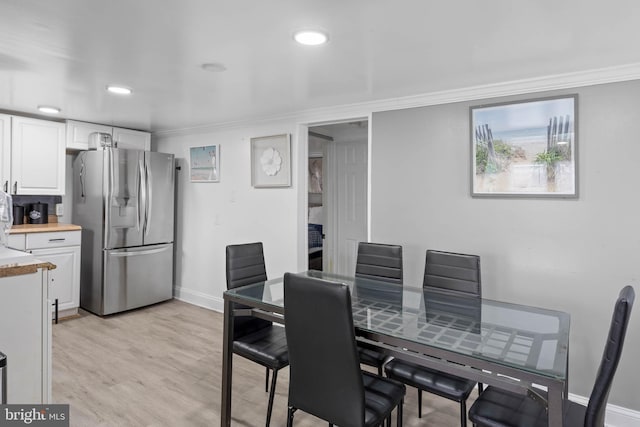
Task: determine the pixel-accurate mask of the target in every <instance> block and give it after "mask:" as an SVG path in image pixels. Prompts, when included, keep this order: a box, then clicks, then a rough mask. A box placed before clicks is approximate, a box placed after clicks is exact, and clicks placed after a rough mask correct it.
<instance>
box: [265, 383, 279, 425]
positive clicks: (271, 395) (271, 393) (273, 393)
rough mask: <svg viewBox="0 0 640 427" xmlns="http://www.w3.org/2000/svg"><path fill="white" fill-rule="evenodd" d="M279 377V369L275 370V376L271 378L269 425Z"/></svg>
mask: <svg viewBox="0 0 640 427" xmlns="http://www.w3.org/2000/svg"><path fill="white" fill-rule="evenodd" d="M277 378H278V371H276V370H274V371H273V377H272V378H271V391H270V392H269V408H268V409H267V427H269V423H271V412H272V410H273V397H274V395H275V394H276V379H277Z"/></svg>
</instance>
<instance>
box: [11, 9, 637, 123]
mask: <svg viewBox="0 0 640 427" xmlns="http://www.w3.org/2000/svg"><path fill="white" fill-rule="evenodd" d="M638 22H640V2H638V1H637V0H612V1H609V2H603V1H595V0H590V1H585V0H562V1H557V0H518V1H514V0H428V1H427V0H406V1H404V0H402V1H398V2H392V1H389V0H350V1H344V0H342V1H338V0H322V1H320V0H316V1H310V0H269V1H265V0H233V1H219V0H163V1H158V0H109V1H105V0H55V1H52V0H39V1H38V0H0V109H2V110H9V111H18V112H23V113H27V114H37V113H38V112H37V110H36V107H37V106H38V105H42V104H47V105H55V106H58V107H60V108H61V109H62V112H61V114H60V115H59V116H61V117H62V118H71V119H76V120H84V121H91V122H96V123H104V124H111V125H117V126H123V127H131V128H137V129H143V130H151V131H161V130H171V129H184V128H190V127H197V126H204V125H211V124H218V123H226V122H233V121H239V120H252V119H259V118H268V117H276V116H282V115H287V114H291V113H294V112H297V111H301V110H309V109H314V108H320V107H328V106H336V105H344V104H353V103H359V102H366V101H375V100H382V99H388V98H395V97H402V96H408V95H416V94H424V93H430V92H435V91H441V90H448V89H458V88H464V87H470V86H477V85H484V84H491V83H498V82H504V81H511V80H519V79H528V78H535V77H539V76H547V75H555V74H560V73H569V72H575V71H582V70H590V69H598V68H605V67H614V66H619V65H626V64H635V63H640V49H639V48H638V40H640V25H638ZM309 27H314V28H322V29H325V30H326V31H328V32H329V37H330V41H329V43H328V44H326V45H324V46H319V47H308V46H301V45H297V44H296V43H295V42H294V41H293V40H292V33H293V32H294V31H295V30H296V29H300V28H309ZM212 62H213V63H221V64H224V66H225V67H226V71H224V72H210V71H205V70H203V69H202V68H201V64H203V63H212ZM109 83H120V84H124V85H127V86H130V87H132V88H133V90H134V93H133V94H132V95H131V96H129V97H123V96H115V95H111V94H108V93H107V92H106V91H105V90H104V89H105V86H106V85H107V84H109Z"/></svg>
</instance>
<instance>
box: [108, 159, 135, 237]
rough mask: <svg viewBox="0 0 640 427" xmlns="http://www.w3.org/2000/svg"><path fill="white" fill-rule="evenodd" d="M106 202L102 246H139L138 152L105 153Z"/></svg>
mask: <svg viewBox="0 0 640 427" xmlns="http://www.w3.org/2000/svg"><path fill="white" fill-rule="evenodd" d="M105 162H107V164H105V170H107V182H106V188H107V197H106V200H107V203H106V223H105V233H106V234H105V247H106V248H107V249H113V248H122V247H129V246H140V245H142V215H143V209H144V200H141V173H142V168H143V157H142V152H141V151H135V150H116V149H112V150H105Z"/></svg>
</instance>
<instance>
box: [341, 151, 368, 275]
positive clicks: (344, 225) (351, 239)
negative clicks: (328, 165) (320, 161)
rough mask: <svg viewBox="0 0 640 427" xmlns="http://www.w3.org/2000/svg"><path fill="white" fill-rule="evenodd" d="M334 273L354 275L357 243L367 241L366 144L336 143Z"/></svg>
mask: <svg viewBox="0 0 640 427" xmlns="http://www.w3.org/2000/svg"><path fill="white" fill-rule="evenodd" d="M335 148H336V156H335V162H336V199H335V200H337V217H336V230H335V238H336V251H337V253H336V257H335V261H336V262H335V273H338V274H345V275H353V274H354V272H355V269H356V256H357V251H358V242H364V241H366V240H367V141H366V140H359V141H350V142H344V143H336V145H335Z"/></svg>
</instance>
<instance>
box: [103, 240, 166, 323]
mask: <svg viewBox="0 0 640 427" xmlns="http://www.w3.org/2000/svg"><path fill="white" fill-rule="evenodd" d="M104 256H105V260H104V262H105V278H104V301H103V303H104V305H103V310H102V314H112V313H116V312H119V311H123V310H130V309H132V308H137V307H142V306H145V305H149V304H154V303H156V302H160V301H165V300H168V299H171V298H172V297H173V283H172V277H173V244H169V245H152V246H143V247H138V248H129V249H116V250H110V251H105V255H104Z"/></svg>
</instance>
